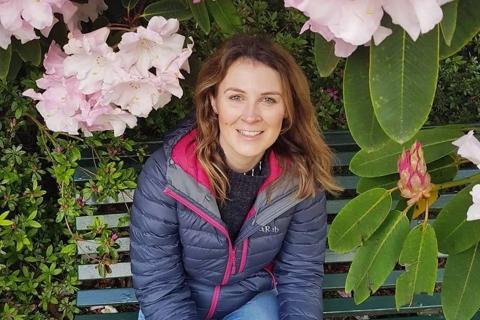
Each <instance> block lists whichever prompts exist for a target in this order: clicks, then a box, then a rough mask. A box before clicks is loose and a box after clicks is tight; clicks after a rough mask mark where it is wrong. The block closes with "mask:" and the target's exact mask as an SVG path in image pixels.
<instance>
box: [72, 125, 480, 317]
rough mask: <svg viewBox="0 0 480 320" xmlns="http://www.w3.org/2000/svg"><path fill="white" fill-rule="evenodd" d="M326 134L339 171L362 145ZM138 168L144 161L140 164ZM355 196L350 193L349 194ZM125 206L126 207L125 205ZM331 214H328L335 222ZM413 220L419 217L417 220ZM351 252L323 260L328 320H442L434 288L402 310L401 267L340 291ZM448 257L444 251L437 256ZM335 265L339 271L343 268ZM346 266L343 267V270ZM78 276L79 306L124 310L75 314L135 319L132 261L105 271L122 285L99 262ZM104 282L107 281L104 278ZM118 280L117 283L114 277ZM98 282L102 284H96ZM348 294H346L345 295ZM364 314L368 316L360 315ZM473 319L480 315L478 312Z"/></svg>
mask: <svg viewBox="0 0 480 320" xmlns="http://www.w3.org/2000/svg"><path fill="white" fill-rule="evenodd" d="M325 139H326V141H327V143H328V145H329V146H330V147H331V148H332V149H333V150H334V152H335V155H336V164H335V167H336V171H338V172H348V170H346V168H348V164H349V162H350V159H351V157H352V156H353V155H354V154H355V152H356V151H357V150H358V147H357V146H356V144H355V142H354V141H353V139H352V138H351V136H350V134H349V133H348V132H347V131H335V132H327V133H326V134H325ZM159 146H160V142H158V141H157V142H151V143H149V146H148V149H149V151H150V152H151V151H153V150H155V149H156V148H158V147H159ZM81 166H83V167H84V168H86V169H87V170H83V169H82V168H81V167H80V168H78V170H77V172H76V174H75V180H76V181H77V182H78V183H83V182H85V181H87V180H88V178H89V173H88V172H91V171H93V170H94V168H92V167H91V166H92V162H91V156H89V155H84V156H83V157H82V162H81ZM136 167H138V168H140V165H138V164H137V165H136ZM476 172H478V171H477V170H475V169H461V170H459V171H458V173H457V176H456V179H460V178H463V177H466V176H470V175H472V174H474V173H476ZM336 179H337V181H338V183H339V184H340V185H341V186H342V187H343V188H344V189H345V191H346V194H350V195H352V194H354V193H355V192H353V191H354V190H355V189H356V184H357V181H358V178H357V177H355V176H353V175H348V174H347V175H345V174H343V175H342V174H336ZM132 196H133V190H132V191H131V192H126V193H124V194H122V195H121V196H120V197H119V199H118V200H113V199H108V200H107V201H105V202H103V203H96V202H95V200H91V201H90V204H94V205H97V206H103V205H105V204H115V203H117V204H118V203H123V202H125V203H130V202H131V201H132ZM453 196H454V194H448V193H446V194H442V195H441V196H440V198H439V200H438V201H437V202H436V203H435V204H434V205H433V208H432V209H434V210H435V209H436V210H438V209H440V208H441V207H442V206H443V205H444V204H445V203H447V202H448V201H449V200H450V199H451V198H452V197H453ZM350 198H351V197H350ZM350 198H349V197H348V196H344V197H340V198H338V199H329V200H328V201H327V212H328V214H329V215H330V218H333V216H334V215H335V214H336V213H337V212H338V211H339V210H340V209H341V208H342V207H343V206H344V205H345V204H346V203H347V202H348V201H349V200H350ZM124 208H125V207H124ZM125 216H128V213H127V212H126V210H125V209H124V210H120V212H114V213H109V214H103V215H96V216H81V217H78V218H77V220H76V230H77V232H79V233H82V232H86V231H87V230H88V226H90V225H92V223H93V220H94V218H95V217H97V218H99V219H101V220H102V221H103V222H104V223H105V224H106V225H107V226H108V227H112V228H114V227H117V225H118V222H119V221H120V220H121V218H122V217H125ZM331 220H332V219H329V221H331ZM413 223H415V222H413ZM117 243H118V244H119V245H120V248H119V249H118V251H119V252H123V253H125V254H128V251H129V246H130V239H129V238H128V237H121V238H119V239H118V240H117ZM97 246H98V245H97V243H96V242H95V241H94V240H91V241H80V242H78V248H77V249H78V254H79V255H85V254H89V255H92V254H95V252H96V248H97ZM352 258H353V254H352V253H349V254H337V253H334V252H332V251H330V250H327V253H326V262H325V263H326V264H325V270H326V274H325V278H324V285H323V288H324V317H325V318H326V319H349V318H351V319H360V318H358V317H357V318H355V316H365V315H367V316H369V318H372V319H373V318H375V319H387V318H388V319H411V320H416V319H418V320H419V319H432V320H436V319H444V317H443V316H442V314H441V303H440V294H439V293H434V295H433V296H428V295H417V296H415V299H414V301H413V303H412V304H411V305H410V306H406V307H402V308H401V309H400V311H397V310H396V308H395V297H394V291H393V289H392V288H394V287H395V281H396V278H397V277H398V276H399V274H400V272H401V271H394V272H392V274H391V275H390V276H389V278H388V279H387V280H386V282H385V284H384V285H383V287H382V289H385V290H379V291H381V294H378V295H375V296H372V297H370V298H369V299H368V300H367V301H365V302H364V303H362V304H360V305H356V304H355V303H354V301H353V298H351V297H346V298H345V297H342V296H341V295H340V294H339V293H341V291H342V289H343V288H344V284H345V279H346V276H347V274H346V272H347V271H348V268H347V267H348V264H349V263H350V262H351V261H352ZM442 258H444V256H442V255H440V256H439V259H442ZM337 270H341V271H340V272H339V271H337ZM342 271H343V272H342ZM78 277H79V280H80V281H82V282H83V283H84V284H86V285H88V287H89V288H91V287H95V289H85V290H80V291H79V292H78V294H77V306H78V307H80V308H89V307H92V306H102V305H113V306H115V307H119V306H121V309H124V310H125V311H124V312H121V313H111V314H82V315H78V316H77V317H76V319H78V320H87V319H102V320H103V319H105V320H108V319H112V320H113V319H125V320H128V319H137V314H138V312H137V311H135V310H136V309H138V302H137V299H136V297H135V293H134V291H133V289H132V288H131V279H130V277H131V270H130V263H129V262H119V263H116V264H112V265H111V273H109V274H107V276H106V278H108V279H122V280H123V281H119V282H121V283H122V287H120V285H118V286H115V287H111V288H102V286H103V284H102V280H101V279H103V278H102V277H101V276H100V275H99V273H98V270H97V269H96V268H95V264H82V265H79V266H78ZM442 279H443V269H442V268H440V269H439V271H438V275H437V284H441V282H442ZM103 282H105V281H103ZM115 283H117V282H115ZM97 287H98V288H97ZM343 296H345V295H343ZM361 319H365V317H363V318H361ZM475 319H480V316H479V315H478V314H477V316H476V317H475Z"/></svg>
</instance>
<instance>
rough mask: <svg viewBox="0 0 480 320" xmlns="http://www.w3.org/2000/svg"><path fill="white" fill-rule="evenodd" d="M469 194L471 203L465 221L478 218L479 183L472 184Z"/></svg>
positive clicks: (479, 214) (479, 205) (479, 217)
mask: <svg viewBox="0 0 480 320" xmlns="http://www.w3.org/2000/svg"><path fill="white" fill-rule="evenodd" d="M470 194H471V195H472V201H473V204H472V205H471V206H470V207H469V208H468V211H467V221H472V220H478V219H480V184H477V185H475V186H473V189H472V191H470Z"/></svg>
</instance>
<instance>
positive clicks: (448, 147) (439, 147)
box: [350, 127, 462, 177]
mask: <svg viewBox="0 0 480 320" xmlns="http://www.w3.org/2000/svg"><path fill="white" fill-rule="evenodd" d="M461 135H462V132H461V131H460V130H458V129H452V128H443V127H439V128H434V129H426V130H422V131H420V132H419V133H418V134H416V135H415V136H414V137H413V139H411V140H410V141H407V142H406V143H405V148H410V146H411V145H412V144H413V142H414V141H415V140H419V141H420V142H421V143H422V146H423V152H424V155H425V161H426V162H427V163H429V162H432V161H435V160H437V159H440V158H442V157H444V156H446V155H447V154H449V153H451V152H453V151H454V148H455V146H454V145H452V141H454V140H456V139H458V137H460V136H461ZM403 149H404V147H403V146H402V145H400V144H397V143H395V142H394V141H388V142H387V143H386V144H385V145H384V146H383V147H381V148H380V149H378V150H374V151H372V152H368V151H366V150H360V151H359V152H357V153H356V154H355V155H354V156H353V158H352V160H351V161H350V171H351V172H353V173H354V174H356V175H358V176H360V177H381V176H385V175H388V174H392V173H396V172H397V161H398V158H399V157H400V155H401V153H402V151H403Z"/></svg>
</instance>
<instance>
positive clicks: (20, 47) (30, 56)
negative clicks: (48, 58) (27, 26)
mask: <svg viewBox="0 0 480 320" xmlns="http://www.w3.org/2000/svg"><path fill="white" fill-rule="evenodd" d="M13 44H14V45H13V49H14V50H15V51H16V52H17V53H18V55H19V56H20V58H22V60H23V61H24V62H31V63H32V64H33V65H35V66H39V65H40V63H41V62H42V48H41V47H40V40H38V39H35V40H31V41H28V42H27V43H24V44H21V43H20V42H18V41H15V42H13Z"/></svg>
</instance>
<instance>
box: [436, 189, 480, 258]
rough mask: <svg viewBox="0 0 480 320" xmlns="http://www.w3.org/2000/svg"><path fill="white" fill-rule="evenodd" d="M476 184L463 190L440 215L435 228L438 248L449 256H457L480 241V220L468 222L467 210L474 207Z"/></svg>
mask: <svg viewBox="0 0 480 320" xmlns="http://www.w3.org/2000/svg"><path fill="white" fill-rule="evenodd" d="M473 185H474V184H471V185H469V186H467V187H465V188H464V189H463V190H461V191H460V192H459V193H457V194H456V195H455V197H454V198H453V199H452V200H451V201H450V202H449V203H447V204H446V205H445V206H444V207H443V209H442V210H441V211H440V213H439V214H438V216H437V218H436V219H435V222H434V223H433V227H434V228H435V233H436V234H437V238H438V248H439V250H440V251H441V252H443V253H447V254H449V255H450V254H456V253H459V252H462V251H465V250H467V249H469V248H471V247H472V246H473V245H474V244H475V243H477V242H478V241H479V240H480V232H478V230H480V220H475V221H467V220H466V219H467V210H468V207H470V206H471V205H472V196H471V195H470V191H471V190H472V188H473Z"/></svg>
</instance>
